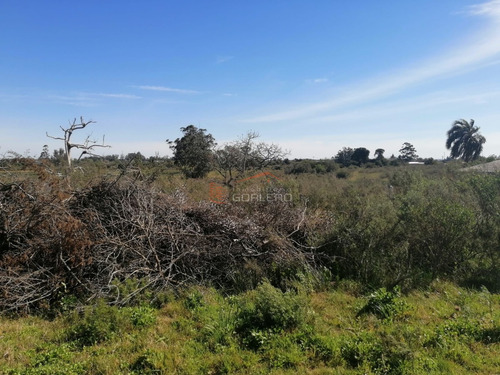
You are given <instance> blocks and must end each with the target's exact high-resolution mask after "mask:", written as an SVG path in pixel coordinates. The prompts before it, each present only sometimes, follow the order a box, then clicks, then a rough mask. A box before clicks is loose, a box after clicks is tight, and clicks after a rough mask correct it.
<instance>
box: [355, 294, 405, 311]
mask: <svg viewBox="0 0 500 375" xmlns="http://www.w3.org/2000/svg"><path fill="white" fill-rule="evenodd" d="M406 309H407V305H406V303H405V302H404V301H403V300H401V299H400V289H399V288H398V287H396V288H394V290H393V291H392V292H391V291H387V290H386V289H385V288H381V289H378V290H376V291H375V292H373V293H372V294H371V295H370V296H369V297H368V301H367V302H366V304H365V305H364V306H363V307H362V308H361V310H359V311H358V313H357V315H356V316H361V315H364V314H373V315H375V316H376V317H377V318H379V319H393V318H395V317H397V316H399V315H401V314H402V313H403V312H404V311H405V310H406Z"/></svg>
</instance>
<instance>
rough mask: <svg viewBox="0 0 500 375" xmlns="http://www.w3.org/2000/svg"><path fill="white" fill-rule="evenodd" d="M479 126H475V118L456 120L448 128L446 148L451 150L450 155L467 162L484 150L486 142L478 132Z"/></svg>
mask: <svg viewBox="0 0 500 375" xmlns="http://www.w3.org/2000/svg"><path fill="white" fill-rule="evenodd" d="M478 131H479V127H477V126H474V120H470V122H467V121H466V120H464V119H460V120H456V121H454V122H453V124H452V125H451V129H450V130H448V133H447V135H448V139H447V140H446V148H447V149H448V150H450V156H451V157H452V158H454V159H457V158H461V159H462V160H464V161H466V162H470V161H472V160H475V159H477V158H478V157H479V155H481V152H482V151H483V144H484V143H485V142H486V138H484V137H483V136H482V135H481V134H479V133H478Z"/></svg>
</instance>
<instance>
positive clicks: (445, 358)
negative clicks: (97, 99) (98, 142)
mask: <svg viewBox="0 0 500 375" xmlns="http://www.w3.org/2000/svg"><path fill="white" fill-rule="evenodd" d="M359 288H360V286H359V285H357V284H355V283H339V284H337V285H332V286H329V287H328V288H326V289H324V290H323V291H317V292H310V291H307V290H304V289H303V288H302V289H300V288H299V289H298V291H293V292H292V291H289V292H288V293H285V294H283V293H282V292H281V291H279V290H276V289H274V288H273V287H271V286H270V285H269V284H266V283H264V284H262V285H261V286H260V287H259V288H257V289H256V290H254V291H250V292H246V293H243V294H239V295H232V296H228V297H223V296H222V295H221V294H220V293H218V292H216V291H215V290H213V289H205V288H192V289H189V290H187V291H185V292H183V293H182V294H181V295H177V296H174V295H172V294H170V295H166V296H165V300H164V304H163V306H161V307H159V308H151V307H149V306H148V305H139V306H136V307H127V308H122V309H118V308H116V307H106V306H105V305H102V304H101V305H98V306H97V307H95V308H93V309H91V308H90V307H88V308H86V309H85V311H84V312H82V313H81V314H78V313H67V314H64V315H62V316H60V317H58V318H56V319H55V320H51V321H49V320H45V319H42V318H38V317H25V318H16V319H8V318H3V319H1V320H0V336H1V337H2V340H1V341H0V354H2V356H1V357H0V372H1V373H2V374H51V375H55V374H61V375H62V374H268V373H271V374H296V373H300V374H485V375H486V374H496V373H500V360H499V358H500V298H499V296H498V295H497V294H490V293H489V292H488V291H487V290H482V291H471V290H466V289H463V288H458V287H456V286H454V285H453V284H450V283H446V282H434V283H433V284H432V285H430V286H429V287H428V288H426V289H425V290H419V291H413V292H411V293H409V294H408V295H406V296H402V297H398V296H396V295H394V294H391V295H389V296H388V295H387V294H385V295H383V293H381V292H380V291H379V292H378V294H376V295H375V297H372V298H371V299H370V297H366V296H361V295H360V293H359ZM387 297H389V298H387ZM369 301H372V302H375V303H372V304H370V303H369ZM367 305H368V306H372V307H377V308H373V309H372V310H369V309H366V310H367V312H366V313H365V314H359V312H360V311H362V309H363V306H367ZM381 311H383V313H381Z"/></svg>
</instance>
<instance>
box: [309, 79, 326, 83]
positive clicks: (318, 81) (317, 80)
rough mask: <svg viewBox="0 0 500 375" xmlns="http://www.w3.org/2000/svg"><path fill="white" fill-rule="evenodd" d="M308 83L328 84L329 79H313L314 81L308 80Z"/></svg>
mask: <svg viewBox="0 0 500 375" xmlns="http://www.w3.org/2000/svg"><path fill="white" fill-rule="evenodd" d="M306 82H307V83H326V82H328V78H313V79H306Z"/></svg>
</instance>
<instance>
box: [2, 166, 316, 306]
mask: <svg viewBox="0 0 500 375" xmlns="http://www.w3.org/2000/svg"><path fill="white" fill-rule="evenodd" d="M30 168H31V169H33V170H35V172H36V173H37V177H36V178H25V179H23V181H21V182H12V183H2V184H0V209H1V211H0V311H4V312H5V311H15V312H29V311H33V310H36V309H40V308H41V309H44V308H50V307H51V306H52V305H53V304H54V303H57V302H58V301H60V300H61V298H63V297H64V296H69V295H71V296H77V297H78V298H79V299H80V300H82V301H83V300H92V299H94V298H96V297H102V296H106V297H107V298H109V297H110V296H113V299H114V300H113V301H112V302H113V303H116V304H121V303H126V302H127V301H129V300H130V299H131V298H133V296H134V294H136V293H140V291H141V290H142V289H146V288H147V289H148V290H153V291H155V290H161V289H163V288H167V287H177V286H180V285H183V284H186V283H192V282H196V283H206V284H210V285H216V286H223V287H229V288H241V287H251V286H254V285H255V284H256V283H258V282H259V281H260V280H261V279H262V278H263V277H269V276H270V275H271V273H272V272H274V273H279V272H281V271H279V270H284V269H287V270H289V269H290V266H293V267H299V268H302V269H304V268H308V267H309V266H310V265H311V264H312V259H313V257H312V255H311V253H310V251H309V250H307V248H306V247H303V246H302V245H301V244H303V243H304V242H305V234H304V229H303V228H302V227H301V224H302V222H303V214H304V212H303V211H302V210H301V209H299V208H293V207H291V206H290V205H289V204H288V203H284V202H273V203H271V204H263V205H258V204H257V205H252V206H251V207H250V206H248V205H247V206H244V205H239V206H237V205H229V204H227V205H214V204H211V203H208V202H200V203H193V202H188V200H187V199H186V196H185V195H184V194H183V193H182V192H181V191H176V192H174V193H171V194H165V193H163V192H160V191H158V190H157V189H155V188H154V186H152V185H151V184H147V183H144V182H139V181H132V180H127V179H126V178H124V177H123V178H121V179H119V180H113V181H106V180H101V181H99V182H97V183H94V184H91V185H89V186H88V187H86V188H83V189H80V190H79V191H72V190H71V189H69V188H68V187H67V186H68V184H67V181H65V180H63V179H61V178H58V177H55V176H54V175H52V174H50V173H48V172H47V171H46V170H45V168H44V167H43V166H41V165H36V164H32V165H31V166H30ZM277 270H278V271H277ZM126 280H140V283H137V288H135V289H134V290H132V291H129V293H127V294H126V295H123V294H120V288H119V287H118V286H119V285H120V283H123V282H124V281H126ZM242 284H247V285H242ZM249 284H253V285H249Z"/></svg>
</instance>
